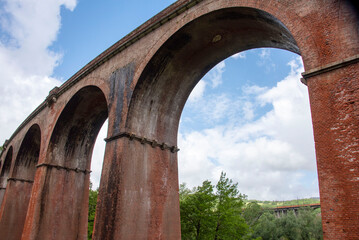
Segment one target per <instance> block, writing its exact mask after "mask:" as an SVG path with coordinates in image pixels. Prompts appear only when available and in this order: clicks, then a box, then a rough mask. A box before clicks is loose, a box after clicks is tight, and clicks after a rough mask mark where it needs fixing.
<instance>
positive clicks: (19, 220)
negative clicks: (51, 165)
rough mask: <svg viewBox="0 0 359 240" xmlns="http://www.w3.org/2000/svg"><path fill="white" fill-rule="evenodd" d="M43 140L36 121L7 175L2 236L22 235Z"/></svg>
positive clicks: (0, 212) (1, 215)
mask: <svg viewBox="0 0 359 240" xmlns="http://www.w3.org/2000/svg"><path fill="white" fill-rule="evenodd" d="M40 143H41V131H40V127H39V125H37V124H36V125H33V126H31V127H30V129H29V130H28V132H27V133H26V135H25V137H24V139H23V141H22V143H21V145H20V149H19V152H18V153H17V156H16V160H15V164H14V167H13V171H12V172H11V174H10V175H9V176H10V177H9V178H8V179H7V181H8V186H7V187H6V192H5V196H4V199H3V204H2V205H1V210H0V236H1V237H2V238H4V239H9V240H18V239H21V233H22V229H23V227H24V223H25V218H26V213H27V208H28V205H29V200H30V196H31V190H32V185H33V181H34V177H35V172H36V165H37V162H38V160H39V153H40Z"/></svg>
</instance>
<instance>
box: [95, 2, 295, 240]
mask: <svg viewBox="0 0 359 240" xmlns="http://www.w3.org/2000/svg"><path fill="white" fill-rule="evenodd" d="M259 47H274V48H281V49H286V50H289V51H292V52H295V53H298V54H299V53H300V50H299V48H298V46H297V44H296V41H295V39H294V37H293V36H292V35H291V33H290V32H289V30H288V29H287V28H286V26H285V25H284V24H283V23H282V22H281V21H279V20H278V19H276V18H275V17H274V16H273V15H271V14H269V13H267V12H265V11H262V10H259V9H255V8H248V7H233V8H224V9H221V10H216V11H213V12H210V13H208V14H205V15H203V16H201V17H198V18H197V19H195V20H193V21H191V22H189V23H188V24H186V25H185V26H183V27H182V28H181V29H179V30H178V31H177V32H176V33H175V34H174V35H172V36H171V37H170V38H169V39H168V40H167V41H166V42H165V43H164V44H163V45H162V46H161V47H160V48H159V50H158V51H157V52H156V53H155V54H154V56H153V57H152V58H151V60H150V61H149V62H148V64H147V65H146V67H145V68H144V70H143V72H142V73H141V75H140V77H139V80H138V82H137V84H136V86H135V89H134V90H133V94H132V97H131V102H130V105H129V110H128V113H127V118H126V120H125V131H124V132H122V133H120V134H119V135H118V136H119V137H121V138H119V137H118V138H115V137H114V138H112V139H109V141H110V142H109V143H108V144H111V145H112V148H113V155H112V156H109V158H114V159H115V158H117V163H118V164H117V165H116V164H115V163H114V162H113V164H112V165H111V166H112V168H109V169H108V173H104V175H105V176H106V177H107V178H108V179H109V180H108V182H111V183H116V184H117V185H115V186H114V185H111V186H110V185H108V186H106V187H107V188H106V190H103V191H101V187H100V199H101V200H100V202H99V204H100V205H99V207H98V213H97V215H96V223H95V239H112V238H116V236H121V237H122V238H124V239H147V238H153V239H180V223H179V222H180V216H179V201H178V170H177V154H176V150H177V149H176V147H175V146H176V145H177V131H178V125H179V120H180V115H181V112H182V109H183V106H184V104H185V102H186V100H187V98H188V96H189V94H190V92H191V91H192V89H193V88H194V86H195V85H196V84H197V82H198V81H199V80H200V79H201V77H202V76H204V74H205V73H206V72H208V71H209V70H210V69H211V68H212V67H214V66H215V65H216V64H217V63H218V62H220V61H222V60H223V59H225V58H227V57H229V56H231V55H233V54H235V53H237V52H241V51H244V50H248V49H252V48H259ZM126 134H127V137H126ZM112 140H113V141H112ZM136 140H137V141H136ZM146 143H147V144H146ZM122 169H126V171H122ZM116 172H121V175H117V174H114V173H116ZM116 187H117V189H116V190H114V188H116ZM109 192H111V193H113V192H119V193H121V196H118V198H113V194H108V193H109ZM133 199H136V201H133ZM106 206H114V207H113V208H112V209H110V208H106ZM113 209H116V215H115V214H113ZM111 211H112V212H111ZM123 219H126V220H125V221H124V220H123ZM140 229H141V230H140Z"/></svg>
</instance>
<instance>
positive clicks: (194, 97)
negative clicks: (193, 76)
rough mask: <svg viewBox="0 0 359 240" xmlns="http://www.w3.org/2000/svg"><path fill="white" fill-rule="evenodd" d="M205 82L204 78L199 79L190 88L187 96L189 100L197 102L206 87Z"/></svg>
mask: <svg viewBox="0 0 359 240" xmlns="http://www.w3.org/2000/svg"><path fill="white" fill-rule="evenodd" d="M206 85H207V83H206V82H205V81H204V80H201V81H199V82H198V83H197V85H196V86H195V87H194V89H193V90H192V92H191V94H190V95H189V97H188V101H189V102H197V101H198V100H200V99H201V98H202V97H203V93H204V90H205V88H206Z"/></svg>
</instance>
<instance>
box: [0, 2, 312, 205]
mask: <svg viewBox="0 0 359 240" xmlns="http://www.w3.org/2000/svg"><path fill="white" fill-rule="evenodd" d="M173 2H174V1H167V0H154V1H148V0H147V1H145V0H142V1H115V0H107V1H94V0H87V1H84V0H80V1H77V2H76V0H57V1H48V0H28V1H21V0H2V1H0V6H1V7H0V27H1V28H0V66H2V68H1V69H0V83H1V84H2V86H3V87H2V88H1V89H0V142H4V140H5V139H6V138H9V137H10V135H11V134H12V132H13V131H15V129H16V127H17V126H18V125H19V124H20V123H21V122H22V121H23V120H24V119H25V118H26V116H27V115H28V114H29V113H30V112H31V111H33V110H34V109H35V107H36V106H37V105H38V104H40V103H41V102H42V101H43V100H44V99H45V97H46V96H47V94H48V91H49V90H51V89H52V88H53V87H54V86H59V85H61V84H62V83H63V82H64V81H65V80H66V79H68V78H69V77H71V76H72V75H73V74H74V73H75V72H76V71H78V70H80V68H82V67H83V66H84V65H86V64H87V63H88V62H89V61H91V60H92V59H93V58H95V57H96V56H97V55H99V54H100V53H101V52H103V51H104V50H106V49H107V48H108V47H110V46H111V45H112V44H114V43H115V42H117V41H118V40H120V39H121V38H122V37H124V36H125V35H126V34H128V33H130V32H131V31H132V30H134V29H135V28H136V27H138V26H139V25H140V24H142V23H144V22H145V21H146V20H148V19H149V18H150V17H152V16H154V15H155V14H156V13H158V12H159V11H161V10H162V9H164V8H165V7H167V6H168V5H170V4H171V3H173ZM302 71H303V66H302V63H301V59H300V57H298V56H297V55H295V54H293V53H290V52H288V51H283V50H278V49H254V50H250V51H246V52H242V53H239V54H237V55H234V56H232V57H230V58H228V59H226V60H224V61H223V62H221V63H219V64H218V65H217V66H216V67H215V68H214V69H212V70H211V71H210V72H209V73H208V74H207V75H206V76H205V77H204V78H203V79H202V80H201V81H200V82H199V83H198V85H197V86H196V87H195V88H194V90H193V92H192V94H191V96H190V97H189V100H188V101H187V104H186V106H185V109H184V111H183V114H182V118H181V124H180V130H179V136H178V144H179V147H180V148H181V151H180V152H179V174H180V182H186V183H187V184H188V186H189V187H193V186H197V185H199V184H201V183H202V181H204V180H206V179H209V180H211V181H213V182H216V181H217V180H218V178H219V176H220V172H221V171H225V172H227V176H228V177H230V178H232V179H233V180H234V181H237V182H239V187H240V191H241V192H242V193H244V194H247V195H248V196H249V198H251V199H254V198H255V199H266V200H284V199H296V198H298V197H299V198H301V197H315V196H318V195H319V193H318V183H317V175H316V166H315V157H314V141H313V133H312V129H311V128H312V126H311V120H310V110H309V103H308V94H307V89H306V87H305V86H304V85H302V84H301V83H300V80H299V78H300V73H301V72H302ZM105 128H106V126H104V129H103V130H101V132H100V134H99V136H98V141H97V142H96V147H95V150H94V153H93V163H92V171H93V173H92V176H91V179H92V181H93V183H94V185H95V186H98V183H99V179H100V172H101V166H102V157H103V149H104V142H103V140H102V139H103V138H105V137H106V129H105Z"/></svg>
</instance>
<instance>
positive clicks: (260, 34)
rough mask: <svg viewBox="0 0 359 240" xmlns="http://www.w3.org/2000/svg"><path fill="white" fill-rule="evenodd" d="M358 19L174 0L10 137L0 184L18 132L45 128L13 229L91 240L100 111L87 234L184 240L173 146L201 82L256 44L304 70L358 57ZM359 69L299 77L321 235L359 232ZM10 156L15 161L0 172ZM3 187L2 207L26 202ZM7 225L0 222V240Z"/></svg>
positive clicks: (332, 12)
mask: <svg viewBox="0 0 359 240" xmlns="http://www.w3.org/2000/svg"><path fill="white" fill-rule="evenodd" d="M358 25H359V24H358V16H357V14H356V13H355V12H354V11H353V8H351V7H350V5H349V1H335V0H313V1H305V0H299V1H292V0H283V1H282V0H281V1H279V0H272V1H263V0H203V1H191V0H180V1H177V2H175V3H174V4H173V5H171V6H170V7H168V8H167V9H165V10H164V11H162V12H161V13H159V14H158V15H156V16H155V17H154V18H152V19H150V20H149V21H147V22H146V23H145V24H143V25H142V26H140V27H139V28H137V29H136V30H134V31H133V32H132V33H130V34H129V35H128V36H126V37H125V38H123V39H122V40H120V41H119V42H117V43H116V44H114V45H113V46H112V47H110V48H109V49H108V50H106V51H105V52H104V53H102V54H101V55H100V56H98V57H97V58H95V59H94V60H93V61H92V62H90V63H89V64H88V65H86V66H85V67H84V68H83V69H81V70H80V71H79V72H78V73H76V74H75V75H74V76H73V77H72V78H70V79H69V80H68V81H67V82H65V83H64V84H63V85H62V86H60V87H59V88H56V89H54V90H53V91H52V92H51V94H50V95H49V97H48V98H47V99H46V101H45V102H44V103H42V104H41V105H40V106H39V107H38V108H37V109H36V110H35V111H34V113H33V114H31V115H30V116H29V118H28V119H26V121H25V122H24V123H23V124H22V125H21V126H20V127H19V129H18V130H17V131H16V132H15V134H14V135H13V136H12V137H11V139H10V140H9V142H8V143H7V148H6V150H5V151H4V153H3V154H2V155H1V161H2V164H1V168H2V169H0V171H1V174H2V175H1V176H2V177H3V178H4V179H6V174H9V176H12V174H13V173H14V172H16V171H17V165H16V164H15V159H17V156H18V154H19V151H20V146H21V143H22V140H23V138H24V136H25V135H26V134H27V132H28V131H29V129H30V128H31V127H32V126H34V125H35V124H36V125H38V126H39V127H40V130H41V144H40V152H39V157H38V164H39V165H40V167H38V168H36V174H35V178H34V183H33V186H32V190H31V199H30V202H29V204H28V208H27V213H26V220H25V224H24V228H23V229H17V230H18V231H19V232H21V231H22V232H23V233H22V239H66V240H68V239H84V238H86V215H87V200H86V198H87V194H88V190H87V189H88V182H89V179H88V174H85V173H86V171H85V172H83V171H82V170H84V169H88V168H89V166H90V157H91V151H92V147H93V143H94V141H95V136H96V134H97V131H98V129H99V126H100V125H101V124H102V122H103V120H104V117H105V116H108V119H109V130H108V139H109V142H108V143H107V145H106V153H105V158H104V165H103V173H102V178H101V184H100V194H99V200H98V208H97V215H96V220H95V232H94V239H101V240H103V239H180V224H179V223H180V221H179V220H180V219H179V203H178V173H177V154H176V153H175V151H171V149H175V148H171V146H175V145H176V144H177V129H178V124H179V118H180V114H181V111H182V108H183V106H184V104H185V102H186V100H187V98H188V95H189V94H190V92H191V90H192V89H193V87H194V86H195V84H196V83H197V81H198V80H199V79H200V78H201V77H202V76H203V74H205V73H206V72H207V71H208V70H209V69H210V68H211V67H213V66H214V65H215V64H216V63H218V62H219V61H221V60H222V59H224V58H226V57H228V56H230V55H231V54H233V53H236V52H238V51H244V50H247V49H251V48H256V47H277V48H283V49H287V50H289V51H293V52H296V53H298V54H300V55H301V56H302V58H303V62H304V66H305V69H306V72H311V71H312V70H313V69H316V68H320V67H323V66H324V65H327V64H332V63H335V62H338V61H342V60H344V59H347V58H350V57H351V58H354V59H355V58H358V54H359V33H358V31H359V30H358V29H359V28H358ZM217 35H220V37H219V38H218V37H216V36H217ZM215 39H220V40H219V41H218V40H215ZM358 68H359V66H358V63H356V64H349V65H347V66H342V67H339V68H337V69H332V70H330V71H329V72H325V73H321V74H319V75H316V76H312V77H308V76H307V79H306V80H307V83H308V90H309V93H310V102H311V111H312V116H313V128H314V134H315V144H316V154H317V163H318V164H317V165H318V176H319V185H320V195H321V203H322V217H323V227H324V232H325V233H324V237H325V239H335V240H337V239H359V236H358V234H359V229H358V220H359V219H358V218H359V212H358V209H359V206H358V202H359V196H358V192H359V191H358V190H359V189H358V186H359V184H358V181H359V180H358V179H359V175H358V171H359V169H358V152H359V149H358V137H359V136H358V104H359V102H358V96H359V93H358V72H359V70H358ZM89 86H91V87H89ZM79 92H80V93H81V94H77V93H79ZM74 96H75V97H74ZM79 96H80V97H79ZM91 99H92V100H91ZM93 99H95V100H93ZM90 109H92V110H93V111H94V112H96V113H97V114H91V111H90ZM98 116H102V117H98ZM59 129H60V130H59ZM131 136H137V138H136V139H137V140H136V139H135V140H134V139H133V137H131ZM145 138H146V139H145ZM139 139H140V140H139ZM141 139H142V140H141ZM162 143H163V144H162ZM167 146H170V147H167ZM10 149H11V151H12V154H8V152H9V151H10ZM6 156H8V157H7V158H8V159H10V161H11V165H10V168H9V166H8V167H4V161H5V158H6ZM5 165H6V164H5ZM50 165H56V167H55V166H50ZM21 171H23V172H24V173H25V174H26V171H27V170H26V169H25V170H21ZM29 171H30V170H29ZM5 173H6V174H5ZM4 179H2V180H1V182H3V180H4ZM5 186H6V185H4V187H5ZM6 187H7V189H6V191H5V196H4V201H3V203H4V202H8V201H7V200H6V199H10V198H12V196H14V194H17V195H18V196H19V197H26V196H25V195H22V194H24V193H23V192H22V191H20V190H19V188H17V187H15V188H14V187H12V186H10V185H9V186H6ZM1 191H2V192H4V191H3V190H1ZM3 206H4V204H3ZM9 216H10V217H11V214H10V215H9ZM0 221H3V222H5V223H6V224H7V223H10V222H9V221H7V220H6V219H5V218H4V219H0ZM4 232H5V231H2V230H1V228H0V236H3V235H2V234H3V233H4ZM17 238H19V237H17Z"/></svg>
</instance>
